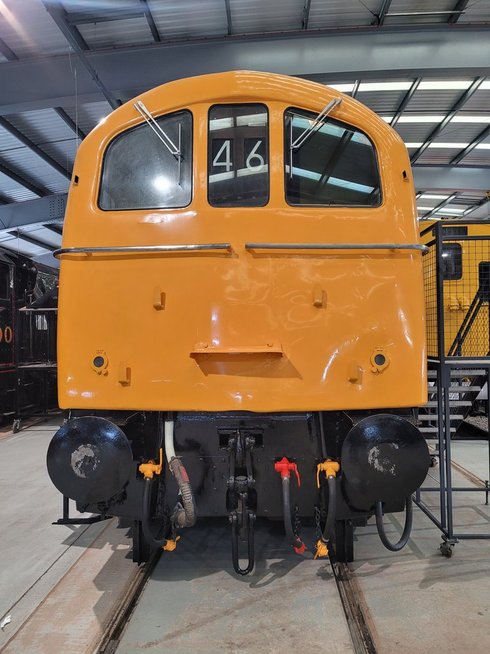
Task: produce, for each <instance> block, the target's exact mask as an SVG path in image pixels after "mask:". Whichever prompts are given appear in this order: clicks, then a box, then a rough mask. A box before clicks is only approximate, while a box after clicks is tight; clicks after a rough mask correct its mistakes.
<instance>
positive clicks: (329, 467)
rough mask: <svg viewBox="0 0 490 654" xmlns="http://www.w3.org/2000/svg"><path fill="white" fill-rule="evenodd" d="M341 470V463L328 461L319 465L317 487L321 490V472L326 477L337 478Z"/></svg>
mask: <svg viewBox="0 0 490 654" xmlns="http://www.w3.org/2000/svg"><path fill="white" fill-rule="evenodd" d="M339 470H340V463H338V462H337V461H331V460H330V459H326V460H325V461H323V463H319V464H318V465H317V467H316V485H317V487H318V488H320V472H324V473H325V477H326V478H327V479H328V478H329V477H336V476H337V473H338V471H339Z"/></svg>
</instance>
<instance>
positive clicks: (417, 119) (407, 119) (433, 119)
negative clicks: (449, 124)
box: [398, 114, 446, 123]
mask: <svg viewBox="0 0 490 654" xmlns="http://www.w3.org/2000/svg"><path fill="white" fill-rule="evenodd" d="M445 117H446V116H445V115H444V114H435V115H434V114H431V115H427V116H421V115H418V116H417V115H412V116H411V115H410V114H409V115H407V116H400V118H399V119H398V122H399V123H440V122H441V121H443V120H444V118H445Z"/></svg>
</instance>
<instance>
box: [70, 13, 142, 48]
mask: <svg viewBox="0 0 490 654" xmlns="http://www.w3.org/2000/svg"><path fill="white" fill-rule="evenodd" d="M78 31H79V32H80V34H81V35H82V36H83V38H84V40H85V42H86V43H87V45H88V46H89V47H90V48H113V47H115V46H125V45H136V44H138V45H139V44H145V43H152V42H153V36H152V34H151V31H150V27H149V25H148V21H147V20H146V18H145V17H144V16H142V17H140V18H127V19H125V20H114V21H112V20H111V21H104V22H101V23H89V24H87V25H79V26H78Z"/></svg>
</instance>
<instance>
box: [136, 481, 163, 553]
mask: <svg viewBox="0 0 490 654" xmlns="http://www.w3.org/2000/svg"><path fill="white" fill-rule="evenodd" d="M151 482H152V480H151V479H145V490H144V491H143V514H142V518H141V526H142V528H143V535H144V537H145V540H146V541H147V543H148V544H149V545H151V546H152V547H162V546H163V545H165V543H166V542H167V539H166V538H162V539H161V540H158V539H156V538H155V536H154V535H153V533H152V531H151V516H150V505H151Z"/></svg>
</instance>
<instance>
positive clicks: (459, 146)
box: [429, 143, 469, 150]
mask: <svg viewBox="0 0 490 654" xmlns="http://www.w3.org/2000/svg"><path fill="white" fill-rule="evenodd" d="M468 145H469V143H430V145H429V148H452V149H456V150H459V149H462V148H467V147H468Z"/></svg>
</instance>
